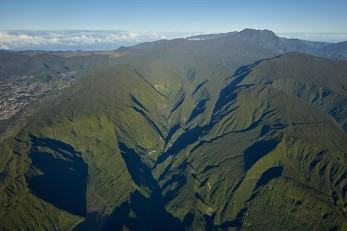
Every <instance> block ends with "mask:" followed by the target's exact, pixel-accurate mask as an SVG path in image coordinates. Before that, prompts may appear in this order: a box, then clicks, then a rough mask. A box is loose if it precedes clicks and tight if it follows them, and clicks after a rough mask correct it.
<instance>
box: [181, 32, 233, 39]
mask: <svg viewBox="0 0 347 231" xmlns="http://www.w3.org/2000/svg"><path fill="white" fill-rule="evenodd" d="M235 33H237V32H236V31H235V32H228V33H219V34H202V35H195V36H189V37H187V38H186V39H188V40H207V39H217V38H221V37H224V36H229V35H232V34H235Z"/></svg>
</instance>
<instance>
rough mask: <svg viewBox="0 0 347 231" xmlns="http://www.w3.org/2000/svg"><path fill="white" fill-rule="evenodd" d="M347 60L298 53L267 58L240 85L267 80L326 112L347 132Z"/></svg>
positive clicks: (265, 81) (268, 82) (267, 82)
mask: <svg viewBox="0 0 347 231" xmlns="http://www.w3.org/2000/svg"><path fill="white" fill-rule="evenodd" d="M346 73H347V62H346V61H333V60H329V59H325V58H318V57H313V56H308V55H303V54H299V53H288V54H285V55H282V56H280V57H278V58H275V59H271V60H266V61H264V62H262V63H260V64H259V65H257V66H256V67H255V68H253V69H252V71H251V72H250V74H249V75H248V76H247V77H246V78H245V80H244V81H243V82H242V83H241V84H253V83H257V84H259V83H264V84H270V85H271V86H273V87H275V88H277V89H280V90H282V91H285V92H287V93H289V94H291V95H295V96H297V97H299V98H300V99H301V100H303V101H305V102H306V103H307V104H309V105H311V106H314V107H316V108H319V109H320V110H322V111H325V112H326V113H328V114H329V115H331V116H332V117H334V118H335V120H336V121H337V122H338V123H339V124H340V125H341V126H342V128H343V129H344V130H345V131H347V117H346V114H347V111H346V110H347V74H346Z"/></svg>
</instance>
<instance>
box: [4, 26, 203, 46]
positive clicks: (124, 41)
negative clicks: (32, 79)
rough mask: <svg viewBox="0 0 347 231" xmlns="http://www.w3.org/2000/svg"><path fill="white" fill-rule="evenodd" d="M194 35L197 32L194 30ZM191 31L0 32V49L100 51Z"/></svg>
mask: <svg viewBox="0 0 347 231" xmlns="http://www.w3.org/2000/svg"><path fill="white" fill-rule="evenodd" d="M195 34H196V33H195ZM191 35H194V34H193V33H179V32H178V33H172V32H170V33H158V32H128V31H5V30H2V31H0V50H1V49H2V50H79V49H81V50H100V49H117V48H118V47H120V46H131V45H135V44H138V43H142V42H148V41H155V40H160V39H174V38H181V37H187V36H191Z"/></svg>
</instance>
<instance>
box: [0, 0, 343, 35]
mask: <svg viewBox="0 0 347 231" xmlns="http://www.w3.org/2000/svg"><path fill="white" fill-rule="evenodd" d="M346 9H347V1H346V0H288V1H285V0H210V1H206V0H200V1H195V0H185V1H182V0H176V1H171V0H168V1H165V0H162V1H158V0H142V1H140V0H123V1H116V0H90V1H88V0H1V1H0V30H76V29H78V30H126V31H138V32H148V31H156V32H177V31H179V32H210V33H211V32H227V31H239V30H242V29H244V28H254V29H270V30H273V31H274V32H276V33H306V32H307V33H313V32H316V33H317V32H326V33H347V13H346V11H347V10H346Z"/></svg>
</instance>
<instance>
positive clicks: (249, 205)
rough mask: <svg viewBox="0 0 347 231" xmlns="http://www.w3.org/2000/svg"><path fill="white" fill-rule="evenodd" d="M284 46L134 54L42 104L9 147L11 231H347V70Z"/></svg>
mask: <svg viewBox="0 0 347 231" xmlns="http://www.w3.org/2000/svg"><path fill="white" fill-rule="evenodd" d="M273 36H274V35H273V34H272V33H271V32H269V31H248V30H246V31H244V32H240V33H236V34H231V35H227V36H222V37H218V38H214V39H209V40H204V41H190V40H183V39H178V40H172V41H165V42H161V43H155V44H150V45H148V44H145V45H143V46H142V47H134V48H132V49H127V51H126V54H123V55H121V56H117V55H116V56H117V58H112V62H109V63H108V64H107V65H106V66H105V65H99V66H98V68H99V67H100V66H105V67H102V68H99V69H98V70H97V71H95V72H94V73H92V74H90V76H88V77H84V78H81V79H79V81H78V82H77V83H76V84H74V85H73V86H71V87H70V88H68V89H66V90H65V91H64V92H63V93H62V94H61V95H60V96H59V97H57V98H55V99H52V100H51V101H49V102H48V103H47V102H46V103H45V104H43V105H41V106H40V108H41V109H40V111H39V113H38V114H36V115H35V116H32V118H30V119H29V120H27V121H26V122H25V125H23V128H22V129H20V130H19V131H18V134H16V135H15V136H13V137H11V138H8V139H6V140H5V141H4V142H3V143H2V144H1V147H0V160H1V161H0V208H1V210H0V227H1V229H3V230H27V229H29V230H71V229H74V228H75V230H87V229H92V230H98V229H99V230H122V229H124V230H127V229H130V230H185V229H188V230H234V229H251V230H344V229H347V207H346V206H347V195H346V193H347V177H346V168H347V167H346V166H347V165H346V157H347V156H346V155H347V152H346V150H347V134H346V129H347V127H346V126H347V125H346V124H347V120H346V110H347V107H346V106H347V104H346V101H347V100H346V97H347V91H346V88H347V76H346V73H347V62H346V61H337V60H330V59H327V58H318V57H314V56H310V55H306V54H302V53H286V54H283V55H282V54H281V53H283V52H282V51H280V50H279V49H278V46H279V45H278V44H279V42H280V41H279V40H277V39H276V36H275V39H272V38H273ZM272 42H276V44H277V47H276V46H274V45H273V44H272ZM271 44H272V45H271ZM282 45H283V44H282ZM283 46H284V45H283ZM274 47H275V48H276V49H273V48H274ZM281 47H282V46H281ZM312 49H313V48H312ZM118 52H124V51H123V49H122V51H118ZM115 53H117V51H115ZM306 53H308V52H306ZM59 57H60V56H59ZM100 57H103V58H105V56H100ZM59 59H60V58H59ZM62 59H64V58H62ZM64 62H66V61H64Z"/></svg>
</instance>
